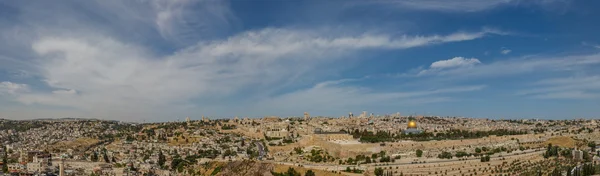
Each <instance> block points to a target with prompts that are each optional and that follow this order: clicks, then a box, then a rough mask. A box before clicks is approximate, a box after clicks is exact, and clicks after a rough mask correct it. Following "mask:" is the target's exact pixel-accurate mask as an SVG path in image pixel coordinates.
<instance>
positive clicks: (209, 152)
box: [198, 149, 221, 159]
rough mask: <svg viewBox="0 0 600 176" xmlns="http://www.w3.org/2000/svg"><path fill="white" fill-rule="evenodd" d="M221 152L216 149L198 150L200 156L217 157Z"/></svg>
mask: <svg viewBox="0 0 600 176" xmlns="http://www.w3.org/2000/svg"><path fill="white" fill-rule="evenodd" d="M220 154H221V152H220V151H218V150H215V149H206V150H202V149H200V150H198V157H200V158H210V159H215V158H216V157H217V156H218V155H220Z"/></svg>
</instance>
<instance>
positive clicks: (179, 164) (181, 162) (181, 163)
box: [171, 154, 199, 173]
mask: <svg viewBox="0 0 600 176" xmlns="http://www.w3.org/2000/svg"><path fill="white" fill-rule="evenodd" d="M198 158H199V157H198V155H190V156H186V157H185V158H181V156H179V154H175V156H174V157H173V160H172V161H171V170H176V171H177V172H179V173H181V172H183V171H184V170H183V169H185V168H186V167H188V166H191V165H194V164H196V163H197V162H198V160H197V159H198Z"/></svg>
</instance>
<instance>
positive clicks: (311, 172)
mask: <svg viewBox="0 0 600 176" xmlns="http://www.w3.org/2000/svg"><path fill="white" fill-rule="evenodd" d="M304 176H315V172H313V171H312V170H308V171H306V173H304Z"/></svg>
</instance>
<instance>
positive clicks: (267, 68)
mask: <svg viewBox="0 0 600 176" xmlns="http://www.w3.org/2000/svg"><path fill="white" fill-rule="evenodd" d="M487 33H488V32H487V31H483V32H476V33H465V32H460V33H455V34H450V35H432V36H406V35H404V36H400V37H392V36H388V35H382V34H368V33H366V34H362V35H356V36H343V35H324V34H326V33H321V32H315V31H299V30H289V29H274V28H268V29H263V30H258V31H249V32H244V33H241V34H239V35H235V36H232V37H229V38H227V39H224V40H212V41H203V42H199V43H198V44H196V45H194V46H191V47H187V48H184V49H181V50H179V51H177V52H175V53H174V54H172V55H167V56H157V55H155V54H152V52H150V51H148V50H147V49H146V48H143V47H140V46H138V45H135V44H131V43H123V42H121V41H118V40H115V39H112V38H107V37H94V36H89V37H86V38H82V37H43V38H41V39H40V40H37V41H35V42H34V43H33V44H32V49H33V51H35V52H36V53H37V54H39V56H40V59H38V60H37V61H36V63H37V64H39V65H38V67H36V68H39V70H36V72H39V73H40V75H39V76H40V77H42V78H43V79H44V81H45V82H46V83H47V84H48V85H49V86H50V87H51V88H53V89H55V90H54V91H52V92H50V93H40V92H38V93H29V94H24V95H20V96H19V97H18V100H19V101H20V102H22V103H24V104H44V105H53V106H66V107H74V108H77V109H80V110H84V111H89V112H92V113H96V115H98V114H99V113H98V112H99V111H110V112H118V111H126V110H127V109H146V110H149V111H152V109H157V107H161V108H168V109H173V108H174V107H173V106H186V107H192V108H193V107H195V106H202V104H203V103H207V102H204V101H202V102H200V104H197V103H198V102H194V103H192V102H190V101H193V100H198V99H200V100H202V99H210V98H214V97H221V98H222V97H228V96H231V95H234V94H235V93H237V92H239V91H242V90H244V89H246V88H247V87H252V88H254V89H259V88H260V89H261V90H268V89H272V85H277V84H282V83H285V82H288V81H293V80H290V77H293V76H295V75H302V74H306V73H308V72H309V71H311V69H314V67H315V66H318V65H323V64H326V63H329V62H330V61H332V60H336V59H341V58H343V57H341V56H345V55H349V54H351V53H353V52H355V51H357V50H361V49H406V48H412V47H419V46H426V45H433V44H441V43H446V42H458V41H464V40H473V39H477V38H480V37H483V36H485V35H486V34H487ZM321 86H326V85H321ZM116 115H119V114H116Z"/></svg>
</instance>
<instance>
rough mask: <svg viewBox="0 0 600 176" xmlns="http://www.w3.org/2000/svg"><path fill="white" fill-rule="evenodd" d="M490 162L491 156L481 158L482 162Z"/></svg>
mask: <svg viewBox="0 0 600 176" xmlns="http://www.w3.org/2000/svg"><path fill="white" fill-rule="evenodd" d="M489 161H490V155H485V156H482V157H481V162H489Z"/></svg>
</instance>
